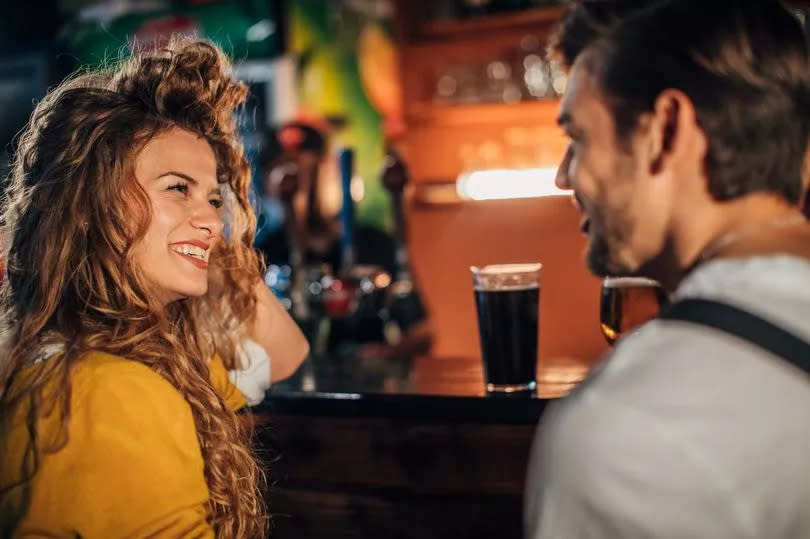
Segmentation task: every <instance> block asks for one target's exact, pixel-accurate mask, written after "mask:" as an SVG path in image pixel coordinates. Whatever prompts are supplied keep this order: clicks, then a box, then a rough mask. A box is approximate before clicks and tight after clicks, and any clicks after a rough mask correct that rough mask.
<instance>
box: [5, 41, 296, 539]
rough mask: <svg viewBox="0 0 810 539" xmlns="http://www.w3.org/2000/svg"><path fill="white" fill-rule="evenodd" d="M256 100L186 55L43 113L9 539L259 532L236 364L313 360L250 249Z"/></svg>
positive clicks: (97, 78)
mask: <svg viewBox="0 0 810 539" xmlns="http://www.w3.org/2000/svg"><path fill="white" fill-rule="evenodd" d="M245 95H246V88H245V86H244V85H242V84H241V83H239V82H237V81H235V80H234V79H233V77H232V75H231V73H230V65H229V63H228V61H227V59H226V58H225V57H224V55H223V54H222V52H221V51H219V50H218V49H217V48H216V47H214V46H212V45H210V44H209V43H207V42H204V41H199V40H185V41H178V42H175V43H173V44H172V45H170V46H168V47H167V48H165V49H162V50H159V51H155V52H149V53H140V54H137V55H135V56H133V57H132V58H130V59H129V60H127V61H125V62H124V63H122V64H120V65H118V66H116V67H114V68H111V69H107V70H104V71H97V72H91V73H86V74H83V75H79V76H76V77H74V78H72V79H71V80H68V81H66V82H64V83H63V84H62V85H60V86H59V87H58V88H56V89H55V90H53V91H52V92H50V93H49V95H48V96H46V97H45V98H44V99H43V101H42V102H40V103H39V104H38V105H37V107H36V109H35V111H34V113H33V115H32V118H31V121H30V123H29V125H28V127H27V128H26V130H25V132H24V133H23V135H22V136H21V138H20V141H19V147H18V151H17V155H16V158H15V162H14V165H13V169H12V174H11V186H10V190H9V192H8V195H7V200H6V205H5V208H4V213H3V216H2V225H3V237H4V238H5V239H6V241H5V246H4V247H5V249H4V251H5V252H4V255H5V256H4V257H3V258H4V259H5V260H6V261H7V276H6V279H5V281H4V283H3V285H2V286H3V289H2V302H3V303H2V307H3V308H4V312H3V319H2V320H3V323H4V326H5V327H4V328H3V329H4V333H3V337H4V340H3V343H2V348H1V349H0V366H1V367H2V371H1V373H0V384H1V385H0V418H2V421H1V422H0V425H1V426H0V536H3V537H7V536H10V535H14V536H26V535H28V534H34V535H46V536H59V537H62V536H71V537H74V536H80V537H84V538H94V537H105V538H106V537H123V536H126V537H141V536H161V537H163V536H166V537H180V536H182V537H209V536H213V535H214V534H216V536H218V537H257V536H263V535H265V534H266V529H267V517H266V511H265V508H264V504H263V503H262V500H261V494H260V491H259V484H260V478H261V471H260V469H259V467H258V466H257V464H256V462H255V460H254V458H253V456H252V454H251V451H250V448H249V439H248V438H249V436H248V433H247V432H246V431H245V429H244V428H242V427H241V426H240V425H241V423H240V422H239V421H238V420H237V417H236V416H235V414H234V408H236V407H238V406H240V405H242V404H244V402H245V398H244V396H243V395H242V392H240V391H238V390H237V389H236V388H234V386H233V385H231V384H230V382H229V381H228V376H227V374H226V368H231V369H238V368H242V369H245V370H249V367H248V366H246V365H244V364H240V361H241V359H243V358H244V356H245V353H244V351H243V348H244V347H242V346H241V344H242V342H250V343H251V346H252V347H253V348H256V347H259V349H261V350H263V351H266V352H268V353H269V356H270V357H271V358H273V361H274V366H275V365H276V363H275V361H276V360H277V359H278V360H279V365H281V367H280V368H279V369H274V370H276V371H277V372H276V373H274V376H273V378H279V377H281V376H284V375H286V374H289V371H290V370H293V369H294V367H295V366H296V365H297V363H299V362H300V361H301V360H302V359H303V357H304V355H305V354H306V352H307V348H306V342H305V341H304V340H303V337H302V336H301V334H300V332H298V330H297V328H296V327H295V325H294V324H293V322H292V321H291V320H290V319H289V317H287V316H286V314H285V313H284V312H283V310H282V309H281V308H280V307H279V305H278V304H277V303H276V302H275V300H274V299H273V298H272V296H271V295H270V293H269V292H268V291H267V289H266V287H264V284H263V283H262V282H261V278H260V273H259V270H258V268H259V262H258V260H257V257H256V254H255V253H254V252H253V250H252V249H251V248H250V246H251V243H252V238H253V232H254V228H255V216H254V214H253V212H252V210H251V208H250V204H249V202H248V182H249V174H248V165H247V162H246V160H245V158H244V155H243V151H242V146H241V144H240V142H239V140H238V138H237V135H236V132H235V123H234V119H233V112H234V109H235V107H237V106H238V105H240V104H241V103H242V101H243V100H244V98H245ZM248 348H250V347H248ZM248 355H249V354H248ZM265 372H266V371H265Z"/></svg>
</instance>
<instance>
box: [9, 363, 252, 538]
mask: <svg viewBox="0 0 810 539" xmlns="http://www.w3.org/2000/svg"><path fill="white" fill-rule="evenodd" d="M210 370H211V380H212V382H213V384H214V386H215V387H216V388H217V389H218V390H219V391H220V392H221V394H222V395H223V396H224V397H225V399H226V401H227V402H228V405H229V406H232V407H234V408H236V407H239V406H242V405H244V402H245V401H244V397H242V396H241V394H240V393H239V391H238V390H236V389H235V388H234V387H233V386H232V385H231V384H230V382H229V381H228V378H227V373H226V371H225V368H224V366H223V365H222V362H221V361H220V360H219V359H218V358H215V359H214V360H212V362H211V364H210ZM56 419H57V418H56V414H51V416H50V417H47V418H45V419H43V420H42V421H41V423H40V425H41V426H40V429H41V432H42V433H43V435H44V436H45V437H46V439H53V436H55V434H54V433H55V432H56V426H57V422H56V421H55V420H56ZM68 433H69V434H68V436H69V439H68V443H67V445H66V446H65V447H64V448H63V449H61V450H60V451H58V452H56V453H53V454H45V455H42V456H41V458H40V462H39V468H38V470H37V472H36V474H35V475H34V477H33V479H32V481H31V483H30V487H31V488H30V500H29V506H28V508H27V510H26V511H24V515H25V516H24V518H23V520H22V521H21V522H20V523H18V525H17V526H16V527H15V529H14V532H13V536H14V537H31V536H48V537H56V536H58V537H82V538H84V539H94V538H105V539H106V538H115V537H146V536H150V537H151V536H158V537H195V538H198V537H214V532H213V530H212V528H211V526H210V525H209V524H208V523H207V522H206V516H207V502H208V487H207V486H206V483H205V477H204V475H203V460H202V454H201V452H200V446H199V443H198V441H197V435H196V429H195V426H194V420H193V418H192V415H191V408H190V407H189V405H188V403H187V402H186V400H185V399H184V398H183V396H182V395H181V394H180V393H179V392H178V391H177V390H176V389H175V388H174V387H173V386H172V385H171V384H170V383H169V382H168V381H166V380H165V379H164V378H163V377H162V376H160V375H159V374H157V373H155V372H154V371H152V370H151V369H150V368H149V367H147V366H145V365H143V364H141V363H138V362H135V361H129V360H126V359H124V358H121V357H118V356H114V355H110V354H105V353H101V352H92V353H90V354H88V355H87V356H85V357H84V358H83V359H82V361H80V362H78V363H77V365H76V367H75V369H74V371H73V375H72V393H71V404H70V423H69V431H68ZM49 437H50V438H49ZM27 440H28V435H27V431H26V429H25V427H24V426H23V425H21V424H18V423H15V424H14V426H12V428H11V430H10V431H9V433H8V436H6V437H5V440H0V445H1V446H2V447H0V455H2V457H0V473H1V474H2V475H1V476H0V477H2V481H0V483H2V484H7V482H8V479H9V478H13V477H19V474H20V468H19V466H20V462H21V456H22V454H23V449H24V447H25V444H26V442H27ZM17 504H19V498H17V499H16V500H15V501H11V500H8V501H7V502H6V503H5V504H4V505H3V506H2V507H0V536H3V537H6V536H7V534H8V533H9V530H8V528H6V526H8V525H9V522H10V521H9V517H10V516H12V515H15V514H20V513H21V511H20V508H19V507H13V505H17Z"/></svg>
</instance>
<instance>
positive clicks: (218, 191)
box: [157, 170, 222, 196]
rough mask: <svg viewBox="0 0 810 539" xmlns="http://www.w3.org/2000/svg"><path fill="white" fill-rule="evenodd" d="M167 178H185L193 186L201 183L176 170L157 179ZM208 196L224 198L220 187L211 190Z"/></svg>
mask: <svg viewBox="0 0 810 539" xmlns="http://www.w3.org/2000/svg"><path fill="white" fill-rule="evenodd" d="M166 176H177V177H178V178H183V179H184V180H186V181H187V182H188V183H191V184H194V185H199V184H200V182H198V181H197V180H195V179H194V178H193V177H191V176H189V175H188V174H185V173H183V172H177V171H176V170H169V171H167V172H164V173H163V174H161V175H159V176H158V177H157V179H160V178H165V177H166ZM208 194H209V195H211V194H214V195H219V196H222V191H221V190H220V188H219V187H214V188H213V189H211V190H210V191H209V192H208Z"/></svg>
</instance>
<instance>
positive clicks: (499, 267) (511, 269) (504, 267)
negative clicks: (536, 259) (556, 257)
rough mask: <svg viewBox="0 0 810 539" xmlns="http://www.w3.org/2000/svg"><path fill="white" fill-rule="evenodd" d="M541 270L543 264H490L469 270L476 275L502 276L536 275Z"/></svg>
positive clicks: (472, 267)
mask: <svg viewBox="0 0 810 539" xmlns="http://www.w3.org/2000/svg"><path fill="white" fill-rule="evenodd" d="M542 268H543V264H539V263H537V264H492V265H489V266H481V267H478V266H470V270H471V271H472V272H473V273H474V274H477V275H503V274H505V273H536V272H538V271H540V270H541V269H542Z"/></svg>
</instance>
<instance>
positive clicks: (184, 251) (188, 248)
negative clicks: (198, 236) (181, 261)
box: [172, 245, 206, 260]
mask: <svg viewBox="0 0 810 539" xmlns="http://www.w3.org/2000/svg"><path fill="white" fill-rule="evenodd" d="M172 250H173V251H174V252H176V253H180V254H181V255H189V256H193V257H194V258H199V259H200V260H205V255H206V251H205V249H203V248H202V247H197V246H196V245H180V246H176V247H172Z"/></svg>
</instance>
